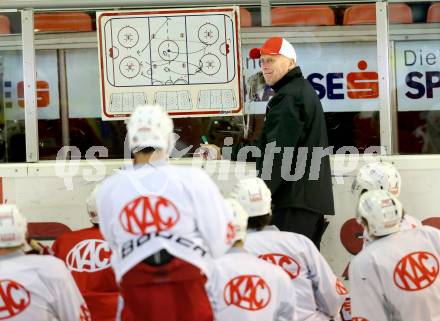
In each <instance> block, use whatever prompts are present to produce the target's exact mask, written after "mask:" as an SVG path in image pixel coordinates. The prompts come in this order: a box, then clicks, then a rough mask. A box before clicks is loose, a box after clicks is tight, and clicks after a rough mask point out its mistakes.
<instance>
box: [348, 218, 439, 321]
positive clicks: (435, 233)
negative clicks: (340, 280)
mask: <svg viewBox="0 0 440 321" xmlns="http://www.w3.org/2000/svg"><path fill="white" fill-rule="evenodd" d="M439 271H440V231H439V230H437V229H435V228H432V227H430V226H422V227H418V228H414V229H411V230H406V231H402V232H398V233H394V234H391V235H389V236H386V237H383V238H380V239H377V240H375V241H373V242H371V244H370V245H368V247H366V248H365V249H363V250H362V251H361V252H360V253H359V254H358V255H356V257H355V258H354V259H353V260H352V262H351V264H350V270H349V274H350V287H351V308H352V316H353V317H358V320H365V321H419V320H420V321H439V320H440V280H439Z"/></svg>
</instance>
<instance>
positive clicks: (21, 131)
mask: <svg viewBox="0 0 440 321" xmlns="http://www.w3.org/2000/svg"><path fill="white" fill-rule="evenodd" d="M21 41H22V40H21V15H20V14H19V13H0V99H1V102H0V106H1V114H0V159H1V161H2V162H24V161H25V160H26V144H25V127H24V107H25V106H24V85H23V60H22V59H23V58H22V44H21Z"/></svg>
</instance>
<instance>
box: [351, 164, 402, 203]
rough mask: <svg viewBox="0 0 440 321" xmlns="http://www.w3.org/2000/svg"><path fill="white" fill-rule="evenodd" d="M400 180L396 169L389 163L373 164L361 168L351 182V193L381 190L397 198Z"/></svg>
mask: <svg viewBox="0 0 440 321" xmlns="http://www.w3.org/2000/svg"><path fill="white" fill-rule="evenodd" d="M400 187H401V178H400V174H399V172H398V171H397V169H396V168H395V167H394V166H393V165H392V164H390V163H386V162H374V163H368V164H365V165H364V166H362V167H361V168H360V169H359V172H358V173H357V176H356V178H355V179H354V181H353V185H352V191H353V192H356V191H358V192H359V193H362V191H364V190H367V191H371V190H375V189H382V190H385V191H388V192H390V193H392V194H394V195H395V196H399V194H400Z"/></svg>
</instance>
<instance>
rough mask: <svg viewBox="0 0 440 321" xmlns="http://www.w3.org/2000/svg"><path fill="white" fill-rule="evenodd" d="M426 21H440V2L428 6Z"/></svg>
mask: <svg viewBox="0 0 440 321" xmlns="http://www.w3.org/2000/svg"><path fill="white" fill-rule="evenodd" d="M426 22H440V2H436V3H433V4H431V5H430V6H429V9H428V14H427V16H426Z"/></svg>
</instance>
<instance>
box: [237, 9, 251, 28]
mask: <svg viewBox="0 0 440 321" xmlns="http://www.w3.org/2000/svg"><path fill="white" fill-rule="evenodd" d="M240 27H252V15H251V13H250V12H249V10H248V9H246V8H240Z"/></svg>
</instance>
